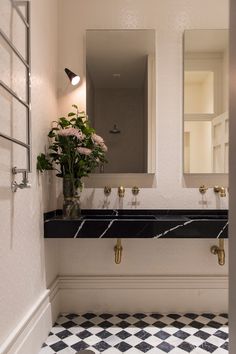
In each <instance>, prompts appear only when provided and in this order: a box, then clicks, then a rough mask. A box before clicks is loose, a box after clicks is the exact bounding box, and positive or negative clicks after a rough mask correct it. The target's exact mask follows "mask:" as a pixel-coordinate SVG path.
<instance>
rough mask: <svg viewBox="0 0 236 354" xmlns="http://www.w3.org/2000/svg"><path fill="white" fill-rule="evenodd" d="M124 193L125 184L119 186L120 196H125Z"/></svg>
mask: <svg viewBox="0 0 236 354" xmlns="http://www.w3.org/2000/svg"><path fill="white" fill-rule="evenodd" d="M124 195H125V188H124V187H123V186H119V187H118V196H119V197H120V198H123V197H124Z"/></svg>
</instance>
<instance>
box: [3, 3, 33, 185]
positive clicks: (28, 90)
mask: <svg viewBox="0 0 236 354" xmlns="http://www.w3.org/2000/svg"><path fill="white" fill-rule="evenodd" d="M9 1H10V3H11V5H12V8H14V10H15V11H16V12H17V14H18V15H19V17H20V18H21V20H22V21H23V23H24V25H25V26H26V59H25V58H24V57H23V55H22V54H21V53H20V52H19V50H18V49H17V48H16V46H15V45H14V44H13V43H12V41H11V40H10V39H9V38H8V36H7V35H6V34H5V33H4V32H3V31H2V29H0V35H1V37H2V38H3V39H4V41H5V42H6V43H7V44H8V46H9V47H10V48H11V49H12V51H13V52H14V53H15V54H16V56H17V57H18V58H19V59H20V60H21V62H22V63H23V64H24V65H25V67H26V101H24V100H23V99H22V98H21V97H19V95H18V94H17V93H16V92H14V91H13V90H12V89H11V88H10V87H9V86H8V85H7V84H5V83H4V82H3V81H2V80H0V86H1V87H2V88H3V89H4V90H6V91H7V92H8V93H9V94H10V95H11V96H12V97H14V98H15V99H16V100H17V101H18V102H20V103H21V104H22V105H24V106H25V107H26V115H27V122H26V129H27V131H26V136H27V142H23V141H21V140H18V139H15V138H13V137H11V136H8V135H6V134H4V133H1V132H0V137H2V138H4V139H7V140H9V141H11V142H12V143H15V144H17V145H20V146H23V147H24V148H25V149H26V154H27V168H17V167H16V166H14V167H13V168H12V174H13V176H15V175H16V174H17V173H21V174H22V182H21V183H17V182H16V181H15V180H14V178H13V181H12V184H11V188H12V191H13V192H16V191H17V190H18V188H20V189H24V188H29V187H30V184H29V181H28V173H29V172H31V81H30V75H31V73H30V70H31V65H30V62H31V47H30V2H29V0H27V1H15V0H9ZM21 5H23V6H25V16H24V15H23V13H22V12H21V10H20V9H19V7H18V6H21Z"/></svg>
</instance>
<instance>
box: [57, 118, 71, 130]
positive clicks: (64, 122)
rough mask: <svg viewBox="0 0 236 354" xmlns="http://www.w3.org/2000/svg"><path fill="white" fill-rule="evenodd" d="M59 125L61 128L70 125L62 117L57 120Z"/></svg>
mask: <svg viewBox="0 0 236 354" xmlns="http://www.w3.org/2000/svg"><path fill="white" fill-rule="evenodd" d="M59 124H60V126H61V127H62V128H65V127H67V126H68V125H70V121H69V120H68V119H66V118H65V117H62V118H60V119H59Z"/></svg>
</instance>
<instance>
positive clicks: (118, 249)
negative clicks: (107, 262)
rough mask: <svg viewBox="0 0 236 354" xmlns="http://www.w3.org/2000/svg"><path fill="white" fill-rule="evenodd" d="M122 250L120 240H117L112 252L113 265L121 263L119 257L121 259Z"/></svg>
mask: <svg viewBox="0 0 236 354" xmlns="http://www.w3.org/2000/svg"><path fill="white" fill-rule="evenodd" d="M122 250H123V247H122V245H121V239H120V238H118V239H117V241H116V245H115V247H114V251H115V263H116V264H120V263H121V257H122Z"/></svg>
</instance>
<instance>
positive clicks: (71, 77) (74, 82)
mask: <svg viewBox="0 0 236 354" xmlns="http://www.w3.org/2000/svg"><path fill="white" fill-rule="evenodd" d="M65 72H66V75H67V76H68V78H69V80H70V82H71V84H72V85H73V86H75V85H77V84H78V83H79V82H80V77H79V75H76V74H75V73H73V72H72V71H71V70H69V69H67V68H65Z"/></svg>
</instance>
